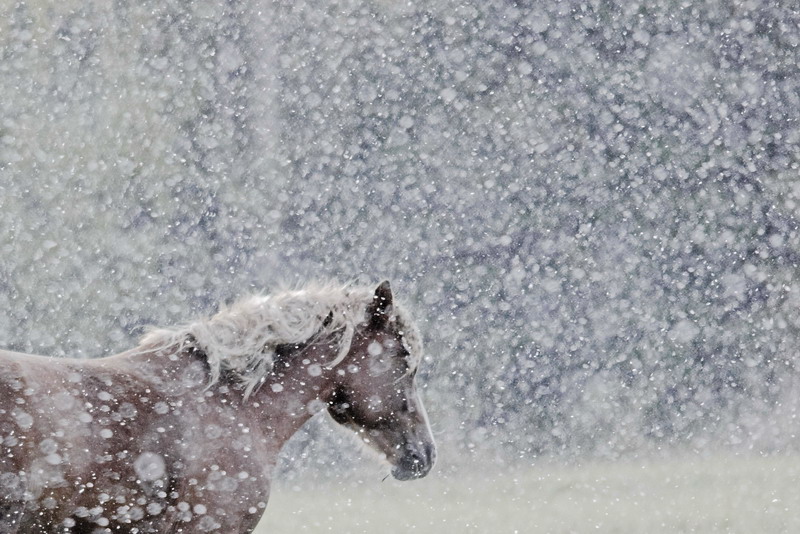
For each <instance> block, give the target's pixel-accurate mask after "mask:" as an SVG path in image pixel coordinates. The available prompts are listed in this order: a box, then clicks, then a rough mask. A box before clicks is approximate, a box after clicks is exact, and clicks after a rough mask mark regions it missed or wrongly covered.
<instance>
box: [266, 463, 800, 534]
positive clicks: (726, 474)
mask: <svg viewBox="0 0 800 534" xmlns="http://www.w3.org/2000/svg"><path fill="white" fill-rule="evenodd" d="M475 469H476V472H475V473H474V474H472V475H455V474H447V473H442V472H438V473H437V472H436V471H434V473H432V474H431V475H430V476H429V477H428V478H427V479H424V480H421V481H418V482H413V483H397V482H395V481H392V480H391V479H387V480H386V481H384V482H381V480H380V477H378V476H375V477H371V478H367V477H361V476H356V475H354V476H353V477H344V478H343V479H340V480H336V481H335V482H327V483H320V482H319V481H311V480H305V481H302V480H301V481H297V480H295V481H291V482H284V483H281V482H279V483H278V484H277V485H276V487H275V488H274V489H273V493H272V497H271V500H270V503H269V506H268V507H267V511H266V514H265V516H264V519H263V520H262V522H261V524H260V527H259V529H258V530H257V531H256V533H257V534H266V533H282V532H307V533H317V532H319V533H322V532H336V533H338V534H347V533H352V534H360V533H381V534H392V533H404V534H406V533H411V532H413V533H428V532H430V533H437V534H440V533H450V532H452V533H486V534H503V533H507V534H512V533H520V534H522V533H573V532H574V533H584V532H599V533H670V534H675V533H684V532H686V533H689V532H692V533H698V534H709V533H722V532H726V533H747V534H755V533H765V534H767V533H768V534H776V533H781V532H786V533H790V532H800V515H798V513H797V511H798V510H799V509H800V457H791V456H789V457H787V456H774V457H745V456H712V457H690V458H683V459H670V460H661V459H649V460H635V461H630V462H624V461H619V462H594V463H590V464H585V465H573V466H563V465H562V466H558V465H544V464H542V465H534V466H532V467H528V468H522V469H515V470H502V469H501V470H494V469H492V468H491V467H481V466H480V465H478V464H476V465H475Z"/></svg>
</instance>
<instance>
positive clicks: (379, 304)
mask: <svg viewBox="0 0 800 534" xmlns="http://www.w3.org/2000/svg"><path fill="white" fill-rule="evenodd" d="M391 308H392V286H390V285H389V281H388V280H384V281H383V282H381V285H379V286H378V288H377V289H376V290H375V294H374V295H373V296H372V302H371V303H370V305H369V307H368V308H367V310H368V313H369V322H370V324H371V325H372V326H375V327H382V326H385V325H386V322H387V321H388V320H389V315H390V313H391Z"/></svg>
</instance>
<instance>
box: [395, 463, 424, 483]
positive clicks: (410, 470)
mask: <svg viewBox="0 0 800 534" xmlns="http://www.w3.org/2000/svg"><path fill="white" fill-rule="evenodd" d="M429 471H430V467H428V466H420V465H414V466H411V467H409V466H404V465H402V463H401V464H398V465H395V466H394V467H392V476H393V477H394V478H395V479H396V480H403V481H405V480H415V479H417V478H422V477H424V476H425V475H427V474H428V472H429Z"/></svg>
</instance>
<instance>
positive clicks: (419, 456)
mask: <svg viewBox="0 0 800 534" xmlns="http://www.w3.org/2000/svg"><path fill="white" fill-rule="evenodd" d="M435 462H436V447H435V446H434V445H433V444H432V443H424V444H419V445H416V446H411V445H408V446H406V453H405V454H404V455H403V456H401V457H400V459H399V460H398V461H397V463H396V464H395V465H394V467H393V468H392V476H393V477H394V478H396V479H397V480H413V479H415V478H422V477H424V476H425V475H427V474H428V473H429V472H430V470H431V468H432V467H433V464H434V463H435Z"/></svg>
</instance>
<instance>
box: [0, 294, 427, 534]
mask: <svg viewBox="0 0 800 534" xmlns="http://www.w3.org/2000/svg"><path fill="white" fill-rule="evenodd" d="M421 355H422V343H421V339H420V335H419V333H418V330H417V329H416V327H415V326H414V324H413V322H412V321H411V319H410V317H409V316H408V314H407V313H406V312H405V311H404V310H403V308H402V307H401V306H398V305H397V304H396V303H395V301H394V298H393V295H392V290H391V287H390V285H389V283H388V282H383V283H381V284H380V285H379V286H377V289H371V288H364V287H347V286H345V287H341V286H335V285H330V284H329V285H319V286H308V287H306V288H303V289H295V290H291V291H285V292H282V293H276V294H274V295H266V296H265V295H256V296H250V297H247V298H245V299H243V300H240V301H238V302H236V303H234V304H233V305H231V306H227V307H226V306H222V307H221V308H220V311H219V312H218V313H216V315H213V316H211V317H210V318H205V319H201V320H197V321H195V322H190V323H187V324H184V325H181V326H177V327H172V328H161V329H151V330H149V331H147V332H146V333H145V335H144V336H143V337H142V338H141V340H140V343H139V345H138V346H137V347H136V348H134V349H131V350H129V351H126V352H123V353H120V354H116V355H113V356H107V357H101V358H96V359H70V358H48V357H44V356H35V355H30V354H21V353H15V352H9V351H0V455H1V456H0V533H1V534H16V533H24V534H39V533H46V534H55V533H73V534H100V533H128V534H143V533H156V532H157V533H197V532H219V533H225V534H229V533H249V532H252V531H253V529H254V528H255V527H256V524H257V523H258V521H259V519H260V517H261V515H262V514H263V512H264V508H265V506H266V503H267V500H268V498H269V493H270V482H271V479H272V474H273V470H274V467H275V465H276V461H277V457H278V454H279V452H280V450H281V447H282V446H283V444H284V443H285V442H286V441H287V440H288V439H289V438H290V437H291V436H292V435H293V434H294V433H295V432H297V431H298V429H299V428H300V427H301V426H302V425H303V424H304V423H305V422H306V421H308V420H309V419H310V418H311V417H312V416H313V415H314V414H317V413H319V412H324V411H327V413H328V414H330V416H331V417H332V418H333V420H334V421H335V422H336V423H338V424H340V425H342V426H343V427H345V428H348V429H350V430H352V431H353V432H355V433H356V434H357V435H358V436H359V437H360V438H361V439H362V440H363V441H364V442H365V443H366V444H367V445H368V446H369V447H371V448H372V449H374V450H375V451H377V452H378V453H379V454H380V455H381V456H382V457H383V458H384V459H385V460H386V461H387V462H388V464H389V467H390V470H391V473H392V474H393V475H394V477H395V478H397V479H398V480H412V479H418V478H421V477H424V476H425V475H427V474H428V472H429V471H430V470H431V467H432V466H433V464H434V461H435V456H436V448H435V444H434V440H433V437H432V434H431V429H430V425H429V423H428V419H427V415H426V412H425V408H424V407H423V404H422V402H421V400H420V398H419V395H418V392H417V389H416V383H415V376H416V371H417V369H418V366H419V364H420V361H421Z"/></svg>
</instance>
